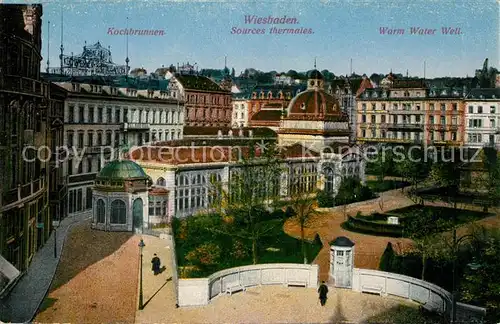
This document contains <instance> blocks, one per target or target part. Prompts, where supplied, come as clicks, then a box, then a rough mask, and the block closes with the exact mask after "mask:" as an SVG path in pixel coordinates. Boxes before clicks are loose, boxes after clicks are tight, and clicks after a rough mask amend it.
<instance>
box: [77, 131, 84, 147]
mask: <svg viewBox="0 0 500 324" xmlns="http://www.w3.org/2000/svg"><path fill="white" fill-rule="evenodd" d="M83 135H84V134H83V132H81V133H78V147H79V148H83V147H84V146H85V145H84V143H83Z"/></svg>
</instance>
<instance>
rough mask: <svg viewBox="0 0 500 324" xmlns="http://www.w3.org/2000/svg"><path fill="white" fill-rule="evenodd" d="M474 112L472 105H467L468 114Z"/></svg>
mask: <svg viewBox="0 0 500 324" xmlns="http://www.w3.org/2000/svg"><path fill="white" fill-rule="evenodd" d="M473 113H474V107H473V106H469V114H473Z"/></svg>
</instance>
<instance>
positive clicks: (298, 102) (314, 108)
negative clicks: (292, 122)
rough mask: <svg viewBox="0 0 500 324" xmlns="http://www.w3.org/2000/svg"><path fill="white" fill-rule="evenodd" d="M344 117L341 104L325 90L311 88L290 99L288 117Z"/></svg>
mask: <svg viewBox="0 0 500 324" xmlns="http://www.w3.org/2000/svg"><path fill="white" fill-rule="evenodd" d="M325 118H327V119H339V120H340V119H342V112H341V111H340V104H339V102H338V100H337V99H336V98H335V97H333V96H332V95H330V94H328V93H326V92H325V91H324V90H318V89H309V90H306V91H303V92H301V93H299V94H298V95H297V96H295V97H294V98H293V99H292V101H290V103H289V105H288V109H287V117H286V119H308V120H320V119H321V120H322V119H325Z"/></svg>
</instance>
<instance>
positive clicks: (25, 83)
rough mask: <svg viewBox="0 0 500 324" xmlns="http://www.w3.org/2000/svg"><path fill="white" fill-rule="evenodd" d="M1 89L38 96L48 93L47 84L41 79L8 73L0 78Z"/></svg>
mask: <svg viewBox="0 0 500 324" xmlns="http://www.w3.org/2000/svg"><path fill="white" fill-rule="evenodd" d="M0 89H2V91H7V92H15V93H20V94H24V95H28V96H37V97H43V96H44V95H45V94H46V93H47V85H46V84H43V83H42V82H41V81H37V80H35V79H30V78H24V77H21V76H17V75H8V74H6V75H4V76H3V78H0Z"/></svg>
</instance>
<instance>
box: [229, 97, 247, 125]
mask: <svg viewBox="0 0 500 324" xmlns="http://www.w3.org/2000/svg"><path fill="white" fill-rule="evenodd" d="M249 99H250V94H249V93H248V92H239V93H233V101H232V104H233V115H232V118H231V126H232V127H233V128H241V127H247V126H248V102H249Z"/></svg>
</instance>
